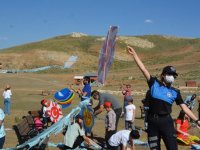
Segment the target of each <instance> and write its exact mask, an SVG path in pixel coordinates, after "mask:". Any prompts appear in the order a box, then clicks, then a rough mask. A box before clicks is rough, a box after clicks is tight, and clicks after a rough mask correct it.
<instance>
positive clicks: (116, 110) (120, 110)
mask: <svg viewBox="0 0 200 150" xmlns="http://www.w3.org/2000/svg"><path fill="white" fill-rule="evenodd" d="M114 112H115V114H116V124H115V125H116V131H117V126H118V123H119V118H120V116H121V113H122V108H117V109H114Z"/></svg>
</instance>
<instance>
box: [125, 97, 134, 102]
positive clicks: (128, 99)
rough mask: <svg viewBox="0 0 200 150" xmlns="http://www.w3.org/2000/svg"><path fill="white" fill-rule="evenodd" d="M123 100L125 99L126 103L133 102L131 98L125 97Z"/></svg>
mask: <svg viewBox="0 0 200 150" xmlns="http://www.w3.org/2000/svg"><path fill="white" fill-rule="evenodd" d="M125 99H126V101H127V102H131V101H133V97H132V96H126V97H125Z"/></svg>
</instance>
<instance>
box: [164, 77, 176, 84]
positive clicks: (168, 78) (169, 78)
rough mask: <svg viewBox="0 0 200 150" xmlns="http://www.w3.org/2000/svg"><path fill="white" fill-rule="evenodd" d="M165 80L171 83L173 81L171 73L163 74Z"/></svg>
mask: <svg viewBox="0 0 200 150" xmlns="http://www.w3.org/2000/svg"><path fill="white" fill-rule="evenodd" d="M164 79H165V82H166V83H169V84H172V83H173V82H174V76H173V75H165V76H164Z"/></svg>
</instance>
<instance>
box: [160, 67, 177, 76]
mask: <svg viewBox="0 0 200 150" xmlns="http://www.w3.org/2000/svg"><path fill="white" fill-rule="evenodd" d="M162 74H169V75H175V76H178V74H177V73H176V68H175V67H173V66H166V67H164V68H163V71H162Z"/></svg>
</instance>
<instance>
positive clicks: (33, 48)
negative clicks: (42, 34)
mask: <svg viewBox="0 0 200 150" xmlns="http://www.w3.org/2000/svg"><path fill="white" fill-rule="evenodd" d="M103 40H104V37H99V36H80V37H73V36H72V35H63V36H58V37H54V38H50V39H47V40H43V41H39V42H34V43H28V44H25V45H20V46H16V47H11V48H7V49H4V50H2V51H0V54H1V63H3V69H28V68H35V67H42V66H46V65H63V64H64V61H66V60H67V59H68V58H69V56H71V55H76V56H78V61H77V62H76V63H75V64H74V65H73V67H72V68H71V69H65V70H58V69H51V70H48V71H43V72H42V73H58V72H60V73H76V74H84V73H88V72H97V69H98V57H99V51H100V49H101V47H102V45H103ZM126 45H130V46H133V47H134V48H135V49H136V50H137V52H138V54H139V56H140V57H141V59H142V60H143V62H144V64H145V65H146V66H147V68H148V69H149V71H150V72H151V73H152V74H154V75H159V73H160V72H161V69H162V68H163V66H166V65H174V66H176V68H177V71H178V73H179V76H180V77H181V82H182V83H183V82H184V81H185V80H197V81H199V80H200V39H191V38H178V37H169V36H160V35H145V36H119V37H117V42H116V49H115V60H114V63H113V65H112V67H111V69H110V75H109V78H110V80H115V81H116V80H117V81H118V82H123V81H125V80H127V79H128V78H131V80H129V81H128V82H138V81H140V80H143V76H142V74H141V73H140V72H139V70H138V69H137V67H136V65H135V63H133V61H132V58H131V57H130V56H129V55H128V54H127V53H126V50H125V48H126ZM117 84H118V83H117Z"/></svg>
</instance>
